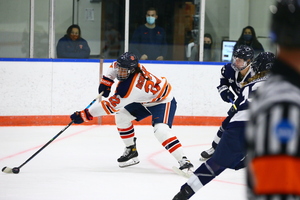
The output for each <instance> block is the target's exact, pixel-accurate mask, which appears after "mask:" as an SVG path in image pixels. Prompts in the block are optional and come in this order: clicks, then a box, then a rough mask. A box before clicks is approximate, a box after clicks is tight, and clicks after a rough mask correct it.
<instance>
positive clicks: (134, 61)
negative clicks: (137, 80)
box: [116, 52, 139, 81]
mask: <svg viewBox="0 0 300 200" xmlns="http://www.w3.org/2000/svg"><path fill="white" fill-rule="evenodd" d="M138 63H139V60H138V58H137V57H136V55H134V54H133V53H130V52H125V53H123V54H122V55H121V56H120V57H119V58H118V59H117V66H116V70H117V79H118V80H119V81H124V80H126V79H127V78H128V77H129V76H130V74H133V73H134V72H135V68H137V66H138Z"/></svg>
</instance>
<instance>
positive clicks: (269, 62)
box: [252, 52, 275, 74]
mask: <svg viewBox="0 0 300 200" xmlns="http://www.w3.org/2000/svg"><path fill="white" fill-rule="evenodd" d="M274 60H275V55H274V54H273V53H271V52H262V53H260V54H258V55H257V56H256V58H255V59H254V60H253V63H252V69H253V71H254V72H255V73H256V74H257V73H260V72H262V71H266V70H270V69H272V67H273V63H274Z"/></svg>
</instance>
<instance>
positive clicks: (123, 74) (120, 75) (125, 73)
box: [116, 63, 135, 81]
mask: <svg viewBox="0 0 300 200" xmlns="http://www.w3.org/2000/svg"><path fill="white" fill-rule="evenodd" d="M116 70H117V79H118V80H119V81H124V80H126V79H127V78H128V77H129V76H130V74H132V73H134V72H135V69H134V68H132V69H129V68H125V67H120V65H119V63H117V66H116Z"/></svg>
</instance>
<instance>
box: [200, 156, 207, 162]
mask: <svg viewBox="0 0 300 200" xmlns="http://www.w3.org/2000/svg"><path fill="white" fill-rule="evenodd" d="M208 159H209V158H203V157H202V156H201V157H200V158H199V160H200V161H202V162H204V161H207V160H208Z"/></svg>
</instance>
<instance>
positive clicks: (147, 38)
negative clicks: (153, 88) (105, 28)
mask: <svg viewBox="0 0 300 200" xmlns="http://www.w3.org/2000/svg"><path fill="white" fill-rule="evenodd" d="M178 4H179V3H178V2H177V1H173V0H163V1H162V0H153V1H140V0H131V1H130V17H129V18H130V19H129V42H130V45H129V50H130V51H132V52H133V53H135V54H137V55H138V56H139V57H140V58H141V56H142V55H144V56H143V57H142V59H144V58H146V57H148V59H149V60H156V59H163V60H173V59H174V57H176V60H180V59H183V56H184V55H183V51H182V49H180V46H181V48H182V46H183V45H182V44H183V43H184V37H183V36H184V35H183V34H184V33H183V32H180V33H179V32H177V33H179V34H178V35H174V32H175V31H174V29H175V27H179V24H176V26H175V24H174V12H175V9H174V8H175V7H176V5H177V6H178ZM149 8H151V9H152V8H154V9H156V11H153V10H149V11H148V17H155V18H156V19H155V25H154V24H151V23H152V22H150V23H147V24H146V15H147V10H148V9H149ZM154 14H156V15H154ZM150 20H151V19H150ZM181 24H182V25H183V24H184V23H183V22H182V23H181ZM146 26H148V27H150V28H147V27H146ZM154 27H155V28H154ZM175 38H176V40H175V42H176V43H175V44H176V45H177V46H175V45H174V39H175ZM175 47H178V49H180V52H179V50H178V49H176V48H175ZM174 51H175V52H176V53H175V54H174ZM179 55H180V56H179ZM161 56H162V57H163V58H162V57H161Z"/></svg>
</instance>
